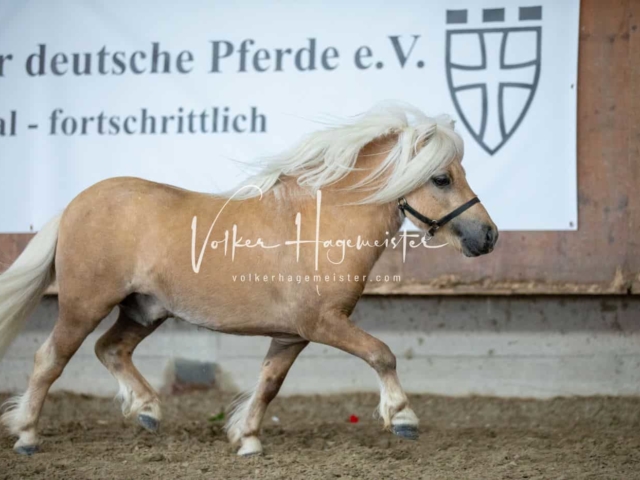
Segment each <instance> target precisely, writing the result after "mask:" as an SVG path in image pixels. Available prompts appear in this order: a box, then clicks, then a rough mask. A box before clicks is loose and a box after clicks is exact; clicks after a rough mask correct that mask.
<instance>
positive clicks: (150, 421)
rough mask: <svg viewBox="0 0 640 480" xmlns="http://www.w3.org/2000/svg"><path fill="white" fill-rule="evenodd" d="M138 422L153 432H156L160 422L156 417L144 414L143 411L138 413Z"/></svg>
mask: <svg viewBox="0 0 640 480" xmlns="http://www.w3.org/2000/svg"><path fill="white" fill-rule="evenodd" d="M138 423H139V424H140V425H141V426H142V427H143V428H144V429H145V430H147V431H149V432H153V433H155V432H157V431H158V428H160V422H159V421H158V420H157V419H155V418H153V417H150V416H149V415H145V414H144V413H141V414H139V415H138Z"/></svg>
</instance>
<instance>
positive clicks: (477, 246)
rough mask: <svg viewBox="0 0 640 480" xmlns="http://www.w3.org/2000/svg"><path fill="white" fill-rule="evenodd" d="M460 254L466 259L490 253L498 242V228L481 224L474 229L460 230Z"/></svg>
mask: <svg viewBox="0 0 640 480" xmlns="http://www.w3.org/2000/svg"><path fill="white" fill-rule="evenodd" d="M461 230H462V232H463V233H462V235H461V239H460V240H461V241H460V243H461V245H462V253H463V254H464V255H465V256H467V257H477V256H480V255H485V254H487V253H491V252H492V251H493V248H494V247H495V245H496V242H497V241H498V236H499V234H498V228H497V227H496V226H495V225H493V224H488V223H485V224H481V225H477V226H475V228H470V229H469V228H467V229H461Z"/></svg>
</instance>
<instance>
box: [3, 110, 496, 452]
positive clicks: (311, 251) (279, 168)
mask: <svg viewBox="0 0 640 480" xmlns="http://www.w3.org/2000/svg"><path fill="white" fill-rule="evenodd" d="M462 155H463V144H462V140H461V138H460V137H459V136H458V135H457V134H456V133H455V132H454V129H453V122H452V121H451V120H449V119H448V117H438V118H429V117H427V116H425V115H424V114H423V113H421V112H420V111H418V110H416V109H414V108H412V107H409V106H399V105H391V106H386V107H378V108H376V109H373V110H371V111H369V112H367V113H366V114H364V115H361V116H359V117H357V118H356V119H355V120H354V121H351V122H348V123H346V124H341V125H338V126H335V127H333V128H330V129H327V130H324V131H320V132H316V133H313V134H311V135H310V136H308V137H307V138H306V139H304V140H303V141H302V142H301V143H300V144H299V145H298V146H297V147H296V148H294V149H293V150H291V151H289V152H286V153H285V154H282V155H280V156H278V157H276V158H273V159H271V160H269V161H268V162H267V163H266V164H265V165H264V168H263V170H262V171H261V172H260V173H259V174H258V175H256V176H254V177H253V178H251V179H250V180H249V181H248V182H247V183H246V184H245V185H244V186H243V187H241V188H240V189H239V190H237V191H236V192H232V193H230V194H228V195H225V196H216V195H210V194H205V193H195V192H190V191H187V190H182V189H180V188H176V187H172V186H169V185H163V184H158V183H153V182H149V181H145V180H141V179H137V178H113V179H109V180H105V181H103V182H100V183H98V184H96V185H94V186H92V187H90V188H88V189H87V190H85V191H84V192H82V193H81V194H80V195H78V196H77V197H76V198H75V199H74V200H73V201H72V202H71V203H70V204H69V206H68V207H67V208H66V209H65V211H64V213H63V214H62V215H61V216H59V217H56V218H54V219H53V220H51V221H50V222H49V223H48V224H47V225H46V226H45V227H43V229H42V230H41V231H40V232H39V233H38V234H37V235H36V236H35V238H33V240H31V243H29V245H28V246H27V248H26V250H25V251H24V253H23V254H22V255H21V256H20V257H19V258H18V259H17V260H16V261H15V263H14V264H13V265H12V266H11V267H10V268H9V270H7V271H6V272H5V273H4V274H3V275H2V276H0V354H1V353H3V352H4V350H6V348H7V347H8V345H9V343H10V342H11V341H12V340H13V338H14V337H15V335H17V333H18V331H19V329H20V327H21V325H22V324H23V322H24V320H25V318H26V317H27V315H28V314H29V312H30V311H31V309H32V308H33V307H34V306H35V305H36V304H37V303H38V301H39V300H40V298H41V296H42V295H43V292H44V290H45V289H46V288H47V287H48V286H49V285H50V284H51V282H52V281H53V279H54V277H55V278H56V279H57V284H58V292H59V293H58V301H59V311H60V314H59V318H58V320H57V322H56V324H55V326H54V328H53V331H52V332H51V335H50V336H49V337H48V339H47V340H46V341H45V342H44V344H43V345H42V346H41V347H40V348H39V350H38V351H37V353H36V356H35V365H34V370H33V374H32V376H31V378H30V380H29V386H28V388H27V390H26V392H25V393H24V394H23V395H21V396H19V397H17V398H15V399H12V400H11V401H10V402H9V407H8V409H7V411H6V412H5V413H4V415H3V416H2V422H3V423H4V424H5V425H6V426H7V427H8V429H9V431H10V432H11V433H12V434H14V435H16V436H17V437H18V440H17V442H16V444H15V446H14V450H15V451H16V452H18V453H22V454H31V453H33V452H35V451H36V450H37V448H38V444H39V440H38V435H37V424H38V418H39V416H40V411H41V409H42V405H43V402H44V400H45V397H46V395H47V392H48V390H49V387H50V386H51V384H52V383H53V382H54V381H55V380H56V379H57V378H58V377H59V376H60V374H61V373H62V371H63V369H64V367H65V365H66V364H67V362H68V361H69V359H70V358H71V357H72V356H73V354H74V353H75V352H76V350H77V349H78V347H79V346H80V344H81V343H82V342H83V340H84V339H85V338H86V337H87V335H89V333H91V332H92V331H93V330H94V329H95V328H96V326H97V325H98V324H99V323H100V321H101V320H102V319H104V318H105V317H106V316H107V315H108V314H109V312H110V311H111V310H112V309H113V308H114V307H115V306H118V307H119V317H118V319H117V321H116V323H115V324H114V325H113V326H112V327H111V329H109V330H108V331H107V332H106V333H105V334H104V335H103V336H102V337H101V338H100V340H99V341H98V342H97V344H96V347H95V351H96V354H97V356H98V358H99V359H100V361H101V362H102V363H103V364H104V366H105V367H106V368H107V369H108V370H109V371H110V372H111V374H112V375H113V376H114V377H115V378H116V380H117V381H118V383H119V386H120V393H119V396H120V398H121V401H122V410H123V413H124V414H125V415H133V416H135V418H136V419H137V421H138V422H139V423H140V424H141V425H142V426H143V427H144V428H146V429H148V430H151V431H155V430H157V428H158V426H159V422H160V418H161V415H160V404H159V399H158V395H157V394H156V393H155V392H154V390H153V389H152V388H151V386H150V385H149V383H147V381H146V380H145V379H144V378H143V377H142V375H141V374H140V372H139V371H138V370H137V369H136V368H135V366H134V365H133V363H132V359H131V357H132V353H133V351H134V349H135V348H136V346H137V345H138V344H139V343H140V342H141V341H142V340H143V339H144V338H145V337H146V336H147V335H149V334H150V333H152V332H153V331H154V330H155V329H156V328H158V326H159V325H160V324H161V323H162V322H163V321H164V320H165V319H166V318H168V317H175V318H180V319H183V320H185V321H187V322H190V323H192V324H194V325H197V326H201V327H205V328H208V329H210V330H214V331H218V332H225V333H232V334H237V335H264V336H269V337H271V338H272V340H271V346H270V348H269V351H268V353H267V356H266V358H265V360H264V363H263V364H262V370H261V373H260V378H259V381H258V384H257V386H256V388H255V390H254V391H253V392H252V393H251V394H250V395H247V396H246V397H244V398H243V399H242V400H241V401H240V402H239V403H238V405H237V406H236V408H235V410H234V411H233V413H232V415H231V416H230V418H229V422H228V424H227V427H226V428H227V432H228V435H229V438H230V440H231V441H232V442H233V443H234V444H235V445H237V446H238V447H239V450H238V453H239V454H240V455H251V454H257V453H260V452H262V445H261V443H260V440H259V438H258V434H259V430H260V425H261V423H262V419H263V417H264V415H265V411H266V409H267V406H268V405H269V402H271V400H273V398H274V397H275V396H276V394H277V393H278V391H279V389H280V386H281V385H282V382H283V380H284V378H285V376H286V375H287V372H288V371H289V369H290V368H291V365H292V364H293V362H294V361H295V359H296V357H297V356H298V355H299V354H300V352H301V351H302V350H303V349H304V348H305V347H306V346H307V345H308V344H309V342H318V343H322V344H325V345H330V346H333V347H336V348H339V349H341V350H343V351H345V352H348V353H350V354H352V355H356V356H357V357H360V358H361V359H363V360H364V361H366V362H367V363H368V364H369V365H370V366H371V367H372V368H373V369H374V370H375V372H376V373H377V375H378V377H379V380H380V406H379V413H380V416H381V417H382V420H383V422H384V426H385V428H386V429H389V430H391V431H392V432H393V433H395V434H396V435H399V436H402V437H407V438H416V437H417V434H418V418H417V417H416V415H415V414H414V412H413V410H412V409H411V407H410V406H409V401H408V399H407V395H406V394H405V393H404V391H403V389H402V387H401V386H400V382H399V380H398V376H397V374H396V358H395V357H394V355H393V353H392V352H391V350H390V349H389V347H387V345H385V344H384V343H383V342H381V341H380V340H378V339H376V338H374V337H373V336H371V335H369V334H368V333H366V332H364V331H363V330H361V329H360V328H358V327H357V326H356V325H355V324H353V323H352V322H351V320H350V319H349V315H350V314H351V312H352V310H353V308H354V306H355V304H356V302H357V301H358V299H359V298H360V296H361V295H362V292H363V290H364V287H365V283H366V281H367V276H368V275H369V272H370V271H371V269H372V268H373V266H374V264H375V262H376V260H377V259H378V257H379V256H380V254H381V253H382V251H383V250H384V248H385V247H386V246H388V245H391V244H393V246H396V244H394V243H393V242H392V241H391V239H392V237H394V236H395V235H396V233H397V232H398V230H399V229H400V226H401V224H402V221H403V218H404V215H405V214H408V216H409V217H410V218H411V219H412V221H414V223H415V224H416V225H417V226H419V227H421V228H423V229H425V230H428V231H429V233H430V234H431V235H436V236H438V237H442V239H443V240H446V241H447V242H448V243H449V244H451V245H453V246H454V247H455V248H456V249H458V250H459V251H461V252H462V253H464V254H465V255H467V256H477V255H481V254H485V253H488V252H491V251H492V249H493V247H494V244H495V242H496V240H497V238H498V231H497V228H496V226H495V225H494V223H493V222H492V221H491V219H490V217H489V215H488V214H487V212H486V210H485V209H484V207H483V206H482V205H481V204H480V203H478V200H477V199H476V198H475V195H474V193H473V192H472V191H471V189H470V188H469V185H468V184H467V181H466V179H465V172H464V170H463V168H462V166H461V160H462ZM433 218H439V219H440V220H432V219H433ZM431 254H434V253H431ZM249 272H251V274H254V273H255V274H258V275H260V276H264V277H263V280H264V281H262V282H260V283H255V282H245V283H243V282H241V281H238V278H239V277H240V276H242V275H244V274H247V273H249ZM293 278H295V279H300V278H302V279H303V281H291V279H293Z"/></svg>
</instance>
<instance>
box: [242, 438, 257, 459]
mask: <svg viewBox="0 0 640 480" xmlns="http://www.w3.org/2000/svg"><path fill="white" fill-rule="evenodd" d="M238 455H239V456H241V457H254V456H256V455H262V443H260V440H259V439H258V438H256V437H246V438H243V439H242V446H241V447H240V450H238Z"/></svg>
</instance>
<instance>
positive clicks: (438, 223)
mask: <svg viewBox="0 0 640 480" xmlns="http://www.w3.org/2000/svg"><path fill="white" fill-rule="evenodd" d="M476 203H480V199H479V198H478V197H473V198H472V199H471V200H469V201H468V202H466V203H463V204H462V205H460V206H459V207H458V208H456V209H455V210H454V211H452V212H450V213H448V214H446V215H445V216H444V217H442V218H441V219H439V220H432V219H431V218H429V217H425V216H424V215H422V214H421V213H420V212H418V211H417V210H416V209H415V208H413V207H412V206H411V205H409V204H408V203H407V199H406V198H404V197H401V198H399V199H398V208H399V209H400V211H401V212H402V215H403V216H404V217H406V216H407V212H409V213H410V214H411V215H413V216H414V217H416V218H417V219H418V220H420V221H421V222H423V223H426V224H427V225H429V227H431V228H429V230H428V231H427V233H428V234H429V235H430V236H432V237H433V236H434V235H435V233H436V231H437V230H438V229H439V228H440V227H444V226H445V225H446V224H447V223H449V222H450V221H451V220H453V219H454V218H456V217H457V216H458V215H460V214H462V213H464V212H466V211H467V210H468V209H470V208H471V207H473V206H474V205H475V204H476Z"/></svg>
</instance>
